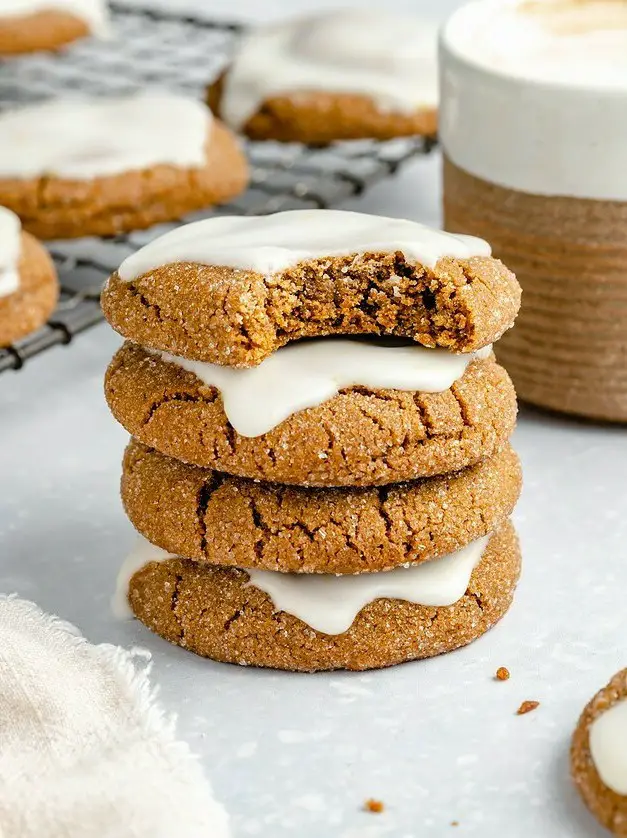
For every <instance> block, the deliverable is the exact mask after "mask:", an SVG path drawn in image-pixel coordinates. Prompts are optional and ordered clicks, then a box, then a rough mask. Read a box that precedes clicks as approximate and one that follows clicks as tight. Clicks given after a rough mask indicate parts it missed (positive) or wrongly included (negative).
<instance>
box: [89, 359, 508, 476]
mask: <svg viewBox="0 0 627 838" xmlns="http://www.w3.org/2000/svg"><path fill="white" fill-rule="evenodd" d="M105 393H106V397H107V401H108V403H109V407H110V408H111V411H112V413H113V415H114V416H115V417H116V419H117V420H118V421H119V422H120V423H121V424H122V425H123V426H124V427H125V428H126V429H127V430H128V431H129V433H130V434H132V435H133V436H134V437H136V438H137V439H139V440H140V441H141V442H143V443H145V444H146V445H148V446H150V447H151V448H156V449H157V450H158V451H160V452H161V453H163V454H167V455H168V456H170V457H175V458H176V459H179V460H182V461H183V462H187V463H193V464H195V465H199V466H208V467H209V468H213V469H216V470H218V471H224V472H227V473H229V474H235V475H238V476H240V477H248V478H252V479H258V480H266V481H270V482H276V483H291V484H296V485H301V486H374V485H380V484H385V483H394V482H399V481H402V480H413V479H415V478H418V477H431V476H433V475H437V474H445V473H447V472H450V471H458V470H459V469H462V468H466V467H467V466H469V465H474V464H475V463H477V462H479V460H481V459H483V458H485V457H489V456H490V455H492V454H493V453H494V452H495V451H497V450H498V449H499V448H501V447H502V446H503V445H504V444H505V442H506V441H507V439H508V438H509V436H510V434H511V432H512V430H513V428H514V425H515V421H516V394H515V392H514V388H513V386H512V383H511V381H510V379H509V377H508V375H507V373H506V372H505V370H504V369H503V368H502V367H500V366H499V365H498V364H497V363H496V362H495V361H493V360H491V359H486V360H478V361H474V362H473V363H471V364H469V366H468V367H467V369H466V372H465V373H464V375H463V376H462V378H460V379H459V380H458V381H456V382H455V384H454V385H453V386H452V387H451V388H450V389H449V390H446V391H444V392H443V393H412V392H401V391H399V390H368V389H366V388H364V387H352V388H349V389H347V390H343V391H341V392H340V393H339V394H338V395H337V396H335V397H334V398H332V399H329V400H328V401H326V402H324V403H323V404H321V405H319V406H318V407H314V408H309V409H307V410H303V411H300V412H299V413H296V414H294V415H292V416H290V417H289V418H288V419H286V420H285V421H283V422H282V423H281V424H280V425H278V426H277V427H276V428H274V429H273V430H272V431H270V432H268V433H266V434H263V435H261V436H258V437H253V438H250V437H243V436H241V435H240V434H238V433H237V432H236V431H235V430H234V429H233V427H232V426H231V425H230V423H229V422H228V420H227V418H226V415H225V413H224V409H223V407H222V400H221V398H220V396H219V394H218V391H217V390H216V389H215V388H212V387H207V386H205V385H203V383H202V382H201V381H200V380H199V379H198V378H197V377H196V376H195V375H194V374H193V373H190V372H186V371H185V370H183V369H181V367H178V366H176V365H174V364H170V363H167V362H166V361H163V360H162V359H161V358H160V357H158V356H156V355H154V354H151V353H149V352H147V351H146V350H144V349H142V348H141V347H138V346H134V345H133V344H130V343H127V344H125V345H124V346H123V347H122V348H121V349H120V350H119V351H118V352H117V354H116V355H115V356H114V358H113V361H112V362H111V364H110V366H109V369H108V371H107V375H106V379H105Z"/></svg>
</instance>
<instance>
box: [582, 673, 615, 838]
mask: <svg viewBox="0 0 627 838" xmlns="http://www.w3.org/2000/svg"><path fill="white" fill-rule="evenodd" d="M623 700H627V669H623V670H622V671H621V672H618V673H617V674H616V675H615V676H614V677H613V678H612V680H611V681H610V682H609V684H607V685H606V686H605V687H603V689H602V690H600V691H599V692H598V693H597V694H596V695H595V696H594V698H593V699H592V700H591V701H590V702H589V703H588V705H587V706H586V707H585V709H584V711H583V713H582V714H581V717H580V719H579V722H578V724H577V728H576V729H575V733H574V734H573V739H572V745H571V751H570V770H571V775H572V778H573V781H574V783H575V786H576V787H577V791H578V792H579V794H580V795H581V797H582V799H583V801H584V803H585V804H586V806H587V807H588V809H590V811H591V812H592V814H593V815H594V816H595V817H596V818H597V820H599V821H600V822H601V823H602V824H603V826H605V827H606V829H609V830H610V832H612V833H613V834H614V835H620V836H627V796H624V795H621V794H617V793H616V792H615V791H613V790H612V789H610V788H608V787H607V786H606V785H605V783H604V782H603V780H602V779H601V777H600V776H599V773H598V771H597V769H596V766H595V764H594V761H593V759H592V755H591V753H590V725H591V724H592V723H593V722H594V721H595V720H596V719H597V718H598V717H599V716H600V715H602V714H603V713H605V712H606V711H607V710H609V709H610V708H611V707H613V706H614V705H615V704H616V703H617V702H619V701H623ZM622 747H623V748H624V743H623V746H622Z"/></svg>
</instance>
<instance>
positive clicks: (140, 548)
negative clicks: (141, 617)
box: [111, 535, 178, 620]
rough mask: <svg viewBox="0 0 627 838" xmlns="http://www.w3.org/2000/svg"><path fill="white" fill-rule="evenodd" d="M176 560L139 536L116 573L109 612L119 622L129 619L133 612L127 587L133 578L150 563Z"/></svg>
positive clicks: (171, 554)
mask: <svg viewBox="0 0 627 838" xmlns="http://www.w3.org/2000/svg"><path fill="white" fill-rule="evenodd" d="M175 558H178V557H177V556H176V555H175V554H173V553H166V551H165V550H162V549H161V548H160V547H155V545H154V544H151V543H150V542H149V541H147V540H146V539H145V538H144V537H143V535H139V536H138V537H137V540H136V542H135V544H134V545H133V548H132V549H131V551H130V553H129V554H128V556H127V557H126V559H125V560H124V562H123V564H122V567H121V568H120V571H119V573H118V578H117V581H116V585H115V593H114V595H113V597H112V598H111V610H112V612H113V614H114V616H115V617H117V618H118V619H119V620H126V619H131V618H132V617H133V612H132V611H131V606H130V605H129V603H128V587H129V584H130V582H131V579H132V578H133V576H134V575H135V574H136V573H137V571H138V570H141V569H142V567H145V566H146V565H147V564H149V563H150V562H164V561H166V560H167V559H175Z"/></svg>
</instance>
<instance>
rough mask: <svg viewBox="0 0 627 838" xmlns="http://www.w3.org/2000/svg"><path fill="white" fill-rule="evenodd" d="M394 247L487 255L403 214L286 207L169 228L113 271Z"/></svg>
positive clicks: (477, 244) (409, 252)
mask: <svg viewBox="0 0 627 838" xmlns="http://www.w3.org/2000/svg"><path fill="white" fill-rule="evenodd" d="M378 251H379V252H385V253H393V252H395V251H401V252H402V253H403V254H404V255H405V257H406V258H407V259H408V260H409V261H412V262H419V263H421V264H423V265H425V266H427V267H434V266H435V264H436V262H437V261H438V259H440V258H442V257H443V256H454V257H457V258H460V259H464V258H468V257H470V256H489V255H490V252H491V251H490V246H489V245H488V244H487V242H484V241H483V240H482V239H478V238H475V237H474V236H461V235H453V234H452V233H445V232H443V231H442V230H435V229H433V228H431V227H427V226H425V225H424V224H419V223H418V222H416V221H408V220H406V219H403V218H382V217H380V216H377V215H367V214H365V213H359V212H348V211H345V210H319V209H317V210H291V211H289V212H278V213H275V214H274V215H263V216H256V217H252V216H251V217H238V216H223V217H217V218H207V219H204V220H203V221H196V222H194V223H193V224H187V225H185V226H183V227H179V228H177V229H176V230H172V231H171V232H169V233H166V234H165V235H164V236H161V237H160V238H158V239H155V240H154V241H152V242H150V243H149V244H147V245H146V246H145V247H143V248H141V250H138V251H137V253H133V254H132V255H131V256H129V257H128V258H127V259H125V260H124V262H122V265H121V266H120V269H119V271H118V273H119V275H120V277H121V278H122V279H123V280H127V281H130V280H133V279H136V278H137V277H138V276H141V275H142V274H145V273H148V271H151V270H154V269H155V268H158V267H160V266H162V265H167V264H171V263H173V262H197V263H200V264H203V265H221V266H225V267H230V268H236V269H241V270H249V271H256V272H257V273H260V274H265V275H269V274H273V273H276V272H278V271H282V270H285V269H286V268H288V267H290V266H292V265H295V264H297V263H298V262H302V261H305V260H307V259H317V258H321V257H324V256H346V255H349V254H352V253H356V254H362V253H366V252H370V253H372V252H378Z"/></svg>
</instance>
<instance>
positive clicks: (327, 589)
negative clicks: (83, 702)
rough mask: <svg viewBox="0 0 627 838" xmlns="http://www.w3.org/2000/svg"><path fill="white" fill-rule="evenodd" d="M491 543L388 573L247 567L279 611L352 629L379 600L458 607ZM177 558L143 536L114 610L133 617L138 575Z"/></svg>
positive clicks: (333, 630)
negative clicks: (131, 598) (131, 592)
mask: <svg viewBox="0 0 627 838" xmlns="http://www.w3.org/2000/svg"><path fill="white" fill-rule="evenodd" d="M489 541H490V536H489V535H486V536H484V537H483V538H479V539H477V540H476V541H473V542H471V543H470V544H468V545H467V546H466V547H464V548H462V549H461V550H457V551H456V552H455V553H450V554H449V555H448V556H442V557H440V558H439V559H434V560H433V561H430V562H425V563H423V564H420V565H413V566H411V567H398V568H396V569H394V570H388V571H385V572H382V573H360V574H355V575H351V576H332V575H327V574H318V573H278V572H273V571H267V570H246V573H247V574H248V576H249V578H250V581H249V584H250V585H253V586H254V587H255V588H259V589H260V590H262V591H265V592H266V593H267V594H268V596H269V597H270V598H271V599H272V602H273V603H274V606H275V609H276V610H277V611H285V612H286V613H288V614H292V615H293V616H295V617H298V618H299V619H300V620H302V621H303V622H305V623H307V624H308V625H309V626H311V627H312V628H313V629H316V630H317V631H321V632H324V633H325V634H342V632H345V631H347V630H348V629H349V628H350V627H351V625H352V623H353V620H354V619H355V617H356V616H357V614H358V613H359V612H360V611H361V609H362V608H363V607H364V606H366V605H368V603H370V602H374V601H375V600H377V599H383V598H386V599H400V600H404V601H405V602H413V603H415V604H416V605H425V606H434V607H444V606H447V605H453V603H455V602H457V600H458V599H460V598H461V597H462V596H463V595H464V593H465V591H466V588H467V587H468V582H469V581H470V577H471V575H472V572H473V570H474V569H475V567H476V566H477V565H478V564H479V562H480V561H481V558H482V556H483V553H484V551H485V549H486V547H487V545H488V542H489ZM172 558H177V557H176V556H175V555H173V554H172V553H167V552H166V551H165V550H162V549H161V548H159V547H155V545H154V544H151V543H150V542H149V541H147V540H146V539H145V538H144V537H143V536H139V537H138V539H137V541H136V543H135V546H134V548H133V549H132V550H131V552H130V553H129V555H128V556H127V558H126V560H125V561H124V563H123V565H122V567H121V568H120V572H119V573H118V578H117V583H116V590H115V594H114V596H113V599H112V600H111V608H112V610H113V613H114V615H115V616H116V617H117V618H119V619H127V618H131V617H132V616H133V613H132V611H131V608H130V606H129V603H128V588H129V584H130V581H131V579H132V578H133V576H134V575H135V574H136V573H137V572H138V571H139V570H141V569H142V567H145V566H146V565H147V564H149V563H150V562H164V561H166V560H167V559H172Z"/></svg>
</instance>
